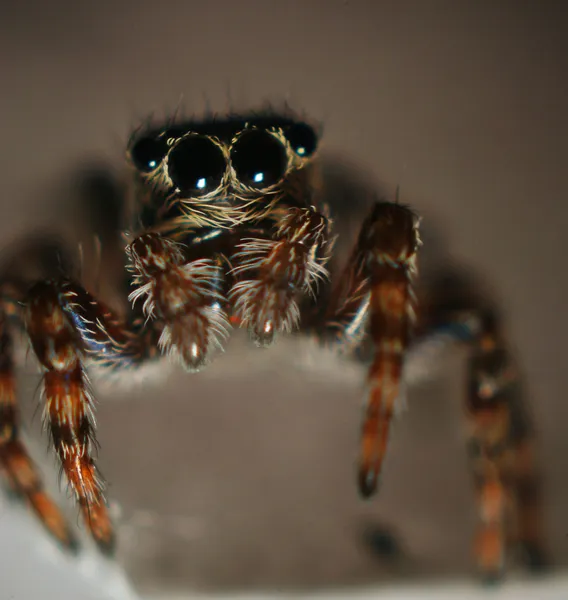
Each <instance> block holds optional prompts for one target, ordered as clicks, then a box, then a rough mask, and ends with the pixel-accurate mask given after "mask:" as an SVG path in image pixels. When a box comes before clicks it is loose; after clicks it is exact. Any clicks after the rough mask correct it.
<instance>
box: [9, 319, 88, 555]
mask: <svg viewBox="0 0 568 600" xmlns="http://www.w3.org/2000/svg"><path fill="white" fill-rule="evenodd" d="M18 412H19V411H18V406H17V403H16V382H15V374H14V360H13V343H12V335H11V332H10V329H9V325H8V321H7V318H6V315H5V314H4V311H2V313H1V314H0V466H1V467H2V472H3V473H4V475H5V476H6V478H7V481H8V484H9V485H10V488H11V489H12V490H13V491H14V492H15V493H16V495H17V496H20V497H22V498H23V499H25V501H26V502H27V504H28V505H29V506H30V507H31V508H32V510H33V511H34V512H35V513H36V515H37V516H38V518H39V519H40V521H41V523H42V524H43V525H44V526H45V528H46V529H47V530H48V531H49V533H50V534H51V535H52V536H53V537H54V538H55V539H57V541H58V542H60V543H61V544H62V545H63V546H64V547H66V548H68V549H70V550H73V551H75V550H76V549H77V541H76V539H75V537H74V536H73V534H72V533H71V530H70V528H69V526H68V524H67V522H66V520H65V518H64V517H63V515H62V513H61V511H60V510H59V508H58V507H57V505H56V504H55V502H54V501H53V500H52V499H51V498H50V496H49V495H48V494H47V492H46V491H45V489H44V486H43V483H42V479H41V475H40V473H39V471H38V469H37V467H36V465H35V464H34V462H33V461H32V459H31V458H30V456H29V454H28V452H27V450H26V448H25V446H24V443H23V441H22V440H21V439H20V435H19V423H18V421H19V415H18Z"/></svg>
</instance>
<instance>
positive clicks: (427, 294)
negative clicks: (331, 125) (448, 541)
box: [0, 113, 544, 578]
mask: <svg viewBox="0 0 568 600" xmlns="http://www.w3.org/2000/svg"><path fill="white" fill-rule="evenodd" d="M318 138H319V136H318V134H317V133H316V130H315V129H314V128H313V127H312V126H311V125H309V124H308V123H306V122H304V121H303V120H300V119H297V118H295V117H294V116H288V115H278V114H271V113H255V114H253V113H251V114H249V115H244V116H243V115H238V116H229V117H227V118H222V119H221V118H215V119H213V118H211V119H207V120H202V121H196V120H190V121H185V122H173V123H166V124H165V125H162V126H152V125H150V126H146V127H144V128H142V129H139V130H137V131H136V132H135V133H134V134H133V135H132V137H131V139H130V141H129V143H128V147H127V160H128V163H129V166H130V168H131V171H132V180H133V184H132V186H131V189H132V191H133V193H132V194H131V200H132V202H131V206H130V209H131V210H132V215H133V216H132V218H130V222H129V225H130V228H129V230H128V234H125V236H124V237H122V238H118V237H117V239H116V240H114V243H116V244H119V243H121V240H126V242H122V243H123V245H124V243H126V263H127V264H126V269H127V276H126V277H125V278H124V286H123V289H122V290H121V298H122V299H123V301H124V303H125V306H127V310H125V311H124V315H126V316H124V315H123V314H122V313H120V312H115V311H113V310H111V308H109V306H108V305H107V304H105V303H103V302H101V301H100V300H99V299H97V298H96V297H95V296H94V295H93V294H92V293H91V292H90V291H88V290H87V289H86V287H85V286H84V284H83V283H82V282H81V281H80V278H78V277H77V278H74V277H71V276H69V275H68V274H67V276H61V277H55V278H44V279H40V280H38V281H36V282H33V284H32V285H31V287H30V286H29V285H28V286H27V288H26V290H25V291H23V288H22V285H21V284H20V283H15V282H14V281H11V280H9V279H8V278H6V279H5V281H4V285H3V286H2V304H1V307H2V313H1V315H0V316H1V319H0V326H1V335H0V342H1V349H0V464H1V465H2V467H3V471H4V473H5V475H6V478H7V481H8V482H9V484H10V485H11V487H12V488H13V489H14V490H15V491H16V492H17V493H19V494H20V495H21V496H22V497H23V498H25V500H26V501H27V502H28V503H29V505H30V507H31V508H32V509H33V510H34V511H35V512H36V514H37V515H38V517H39V518H40V519H41V521H42V522H43V524H44V525H45V527H46V528H47V529H48V530H49V532H50V533H51V534H52V535H53V536H55V537H56V538H57V539H58V540H59V542H61V543H62V544H63V545H64V546H66V547H68V548H73V547H75V544H76V542H75V537H74V535H73V533H72V531H71V529H70V527H69V526H68V525H67V523H66V521H65V519H64V518H63V516H62V515H61V513H60V511H59V509H58V508H57V506H56V505H55V503H54V502H53V501H52V500H51V499H50V497H49V496H48V495H47V493H46V492H45V490H44V489H43V486H42V483H41V478H40V476H39V474H38V470H37V467H36V466H35V465H34V463H33V462H32V460H31V459H30V457H29V454H28V452H27V450H26V449H25V447H24V445H23V443H22V441H21V438H20V436H19V434H18V416H17V415H18V408H17V402H16V393H15V377H14V358H13V349H12V348H13V344H12V331H13V328H14V327H15V326H16V327H17V326H18V325H23V327H24V328H25V330H26V332H27V335H28V338H29V342H30V345H31V348H32V350H33V353H34V354H35V356H36V357H37V359H38V361H39V363H40V365H41V369H42V373H43V375H42V386H43V397H44V404H45V421H46V426H47V428H48V430H49V432H50V437H51V441H52V444H53V449H54V450H55V452H56V453H57V455H58V457H59V459H60V462H61V466H62V471H63V473H64V475H65V476H66V478H67V480H68V482H69V485H70V488H71V489H72V491H73V492H74V495H75V496H76V498H77V501H78V504H79V506H80V510H81V512H82V514H83V516H84V520H85V523H86V526H87V528H88V530H89V531H90V533H91V535H92V537H93V539H94V540H95V542H96V543H97V544H98V545H99V547H100V548H101V549H102V550H104V551H106V552H110V551H112V549H113V546H114V543H115V539H114V533H113V526H112V523H111V519H110V518H109V513H108V510H107V505H106V501H105V497H104V483H103V481H102V478H101V476H100V474H99V473H98V470H97V466H96V464H95V460H94V458H93V448H94V445H95V431H94V417H93V405H94V399H93V396H92V393H91V392H90V388H89V386H88V380H87V374H86V371H87V368H88V366H89V364H93V363H94V364H96V365H98V366H100V367H103V368H107V369H111V370H127V369H130V370H132V369H135V368H136V367H138V366H140V365H142V364H144V363H147V362H148V361H151V360H154V359H157V358H159V357H161V356H162V355H164V354H166V355H168V356H169V357H171V359H172V360H175V361H178V362H179V363H180V364H181V365H182V366H183V367H184V368H185V369H186V370H187V371H190V372H191V371H198V370H200V369H202V368H204V367H205V366H206V365H207V363H208V362H209V361H210V360H212V359H213V357H214V355H215V353H216V352H218V351H220V350H222V348H223V346H224V344H225V342H226V340H227V338H228V336H229V335H230V331H231V329H232V328H237V327H243V328H247V329H248V331H249V332H250V336H251V338H252V340H253V342H254V343H255V344H257V345H258V346H262V347H266V346H270V345H271V344H272V343H273V342H274V341H275V339H276V338H277V337H278V335H281V334H292V333H294V332H300V333H302V334H305V335H310V336H313V337H314V338H315V339H317V340H318V341H319V343H321V344H322V345H325V346H327V347H329V348H332V349H336V350H337V352H340V353H344V354H351V355H354V356H356V357H358V359H359V360H365V361H367V362H368V363H369V369H368V377H367V382H366V402H365V407H364V416H363V425H362V435H361V446H360V459H359V465H358V478H357V481H358V488H359V491H360V493H361V495H362V496H363V497H369V496H371V495H372V494H373V493H374V492H375V490H376V488H377V484H378V478H379V475H380V472H381V467H382V464H383V460H384V457H385V452H386V448H387V441H388V437H389V428H390V424H391V418H392V415H393V411H394V409H395V404H396V401H397V398H398V396H399V392H400V380H401V373H402V367H403V361H404V358H405V355H406V353H407V351H408V350H409V349H412V348H416V347H420V345H421V344H424V343H428V341H430V340H432V339H437V338H443V339H444V340H446V341H447V342H450V343H455V344H462V345H463V344H465V345H467V346H468V347H469V350H470V353H469V357H470V358H469V364H468V372H469V377H468V382H467V394H466V396H467V402H466V412H467V415H468V423H469V444H468V445H469V449H470V461H471V467H472V472H473V476H474V481H475V490H476V494H477V500H478V507H479V516H480V525H479V532H478V536H477V542H476V545H475V548H476V560H477V564H478V567H479V569H480V571H481V573H482V574H483V575H484V576H487V577H490V578H493V577H495V576H498V575H500V573H501V572H502V569H503V565H504V562H505V556H506V551H507V550H508V549H509V548H510V547H511V545H512V544H520V545H522V546H523V547H524V548H525V550H526V556H528V558H529V560H530V562H531V563H532V564H533V565H537V566H538V565H540V564H542V563H543V562H544V553H543V550H542V534H541V527H540V520H539V514H538V513H539V503H540V498H539V486H538V481H537V477H536V474H535V468H534V465H533V457H532V447H531V441H532V438H531V430H530V426H529V425H530V424H529V422H528V419H527V417H526V414H525V412H524V411H523V409H522V407H521V404H520V402H519V400H518V397H519V395H518V384H517V382H518V377H517V374H516V370H515V367H514V365H513V362H512V360H511V359H510V356H509V353H508V352H507V348H506V343H505V340H504V339H503V335H502V332H501V330H500V327H499V320H498V318H497V316H496V313H495V311H494V310H493V309H492V308H491V307H490V306H488V305H487V304H486V303H485V302H483V301H481V300H480V299H479V298H477V297H476V296H475V294H471V293H470V291H471V290H467V289H465V288H464V286H462V285H461V284H459V283H456V282H455V281H451V280H441V281H438V282H436V283H435V284H432V285H424V286H421V285H418V282H416V281H415V276H416V272H417V253H418V251H419V248H420V245H421V242H420V236H419V219H418V218H417V216H416V215H415V214H414V212H413V211H412V210H411V209H410V208H408V207H407V206H404V205H402V204H400V203H399V202H398V201H395V202H387V201H381V202H376V203H375V204H374V205H373V206H372V207H371V209H370V211H369V213H368V216H367V217H366V219H365V220H364V222H363V225H362V227H361V230H360V233H359V235H358V239H357V241H356V243H355V246H354V248H353V250H352V252H351V254H350V256H349V257H347V259H346V261H345V265H344V266H343V267H342V268H341V269H337V268H332V265H334V264H335V258H336V257H335V256H334V253H333V248H334V242H335V238H334V233H333V227H332V219H333V215H331V214H330V209H329V207H328V204H327V202H326V197H325V194H323V193H322V188H321V186H320V177H319V170H318V161H317V160H316V158H317V156H318V145H319V139H318ZM109 243H110V242H109Z"/></svg>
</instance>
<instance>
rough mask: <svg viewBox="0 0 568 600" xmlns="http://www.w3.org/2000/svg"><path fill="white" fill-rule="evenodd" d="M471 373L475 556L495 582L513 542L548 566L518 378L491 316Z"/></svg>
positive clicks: (476, 346) (478, 343)
mask: <svg viewBox="0 0 568 600" xmlns="http://www.w3.org/2000/svg"><path fill="white" fill-rule="evenodd" d="M468 370H469V382H468V399H467V410H466V412H467V417H468V421H469V440H470V442H469V447H470V449H471V453H470V455H471V458H470V460H471V465H472V470H473V474H474V481H475V483H476V488H477V495H478V505H479V513H480V520H481V522H480V526H479V532H478V540H477V544H476V557H477V562H478V565H479V569H480V571H481V572H482V574H483V575H484V577H485V578H487V579H489V580H492V579H495V578H498V577H499V576H500V575H501V573H502V570H503V568H504V564H505V559H506V553H507V550H508V546H510V545H511V543H512V542H514V541H516V542H518V543H519V544H520V545H521V546H523V547H524V548H525V550H526V553H527V558H528V559H529V562H531V563H533V564H532V566H534V567H539V566H542V565H543V564H544V563H545V562H546V560H545V557H544V552H543V545H542V530H541V523H540V513H541V510H540V485H539V482H538V478H537V475H536V471H535V465H534V460H533V448H532V432H531V431H530V427H529V423H528V416H527V414H526V412H525V410H524V407H523V406H522V404H521V397H520V393H519V392H520V389H519V388H520V385H519V375H518V373H517V369H516V367H515V365H514V363H513V361H512V358H511V356H510V355H509V352H508V349H507V346H506V343H505V340H504V338H503V336H502V333H501V332H500V331H499V328H498V326H497V323H496V321H495V320H494V319H493V318H491V317H489V318H482V319H481V329H480V332H479V334H478V335H477V336H476V337H475V339H474V340H473V341H472V353H471V357H470V360H469V365H468Z"/></svg>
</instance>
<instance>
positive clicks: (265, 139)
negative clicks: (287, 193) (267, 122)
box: [231, 129, 288, 189]
mask: <svg viewBox="0 0 568 600" xmlns="http://www.w3.org/2000/svg"><path fill="white" fill-rule="evenodd" d="M231 163H232V165H233V168H234V169H235V172H236V174H237V177H238V178H239V181H240V182H241V183H243V184H244V185H246V186H249V187H253V188H257V189H263V188H267V187H270V186H271V185H274V184H275V183H278V182H279V181H280V180H281V179H282V177H284V175H285V174H286V169H287V168H288V157H287V155H286V148H285V147H284V146H283V145H282V143H281V142H279V141H278V140H277V139H276V138H275V137H274V136H273V135H270V134H269V133H268V132H266V131H261V130H258V129H253V130H251V131H246V132H245V133H243V134H242V135H241V136H240V137H239V138H238V140H237V141H236V142H235V143H234V144H233V147H232V149H231Z"/></svg>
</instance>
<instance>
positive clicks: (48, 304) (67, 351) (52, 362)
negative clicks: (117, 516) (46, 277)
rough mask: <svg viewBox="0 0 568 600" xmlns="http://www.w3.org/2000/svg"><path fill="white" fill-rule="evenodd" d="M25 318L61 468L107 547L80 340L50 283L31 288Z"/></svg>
mask: <svg viewBox="0 0 568 600" xmlns="http://www.w3.org/2000/svg"><path fill="white" fill-rule="evenodd" d="M25 323H26V328H27V331H28V335H29V338H30V341H31V344H32V347H33V350H34V352H35V355H36V356H37V358H38V360H39V362H40V363H41V365H42V367H43V369H44V375H43V390H44V397H45V419H46V423H47V426H48V428H49V430H50V432H51V440H52V443H53V447H54V449H55V451H56V452H57V454H58V456H59V459H60V461H61V466H62V469H63V473H64V474H65V476H66V477H67V480H68V482H69V485H70V487H71V489H72V490H73V492H74V494H75V497H76V498H77V501H78V503H79V505H80V507H81V512H82V513H83V517H84V520H85V522H86V524H87V527H88V528H89V531H90V533H91V535H92V537H93V538H94V540H95V542H96V543H97V544H98V546H99V547H100V548H101V549H102V550H103V551H106V552H110V551H111V550H112V549H113V546H114V534H113V528H112V524H111V521H110V518H109V514H108V510H107V507H106V503H105V498H104V495H103V489H104V485H103V482H102V480H101V478H100V476H99V474H98V471H97V468H96V465H95V461H94V459H93V456H92V453H93V446H94V444H95V438H94V415H93V408H94V407H93V398H92V397H91V395H90V393H89V389H88V384H87V380H86V375H85V372H84V368H83V364H82V350H83V343H82V340H81V338H80V337H79V335H78V333H77V331H76V329H75V327H74V325H73V323H72V322H71V321H70V319H69V317H68V315H67V314H66V312H65V311H64V310H63V308H62V306H61V302H60V289H59V288H58V286H57V285H56V284H55V283H54V282H42V283H38V284H36V285H35V286H34V287H33V288H32V289H31V290H30V293H29V296H28V300H27V304H26V311H25Z"/></svg>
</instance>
